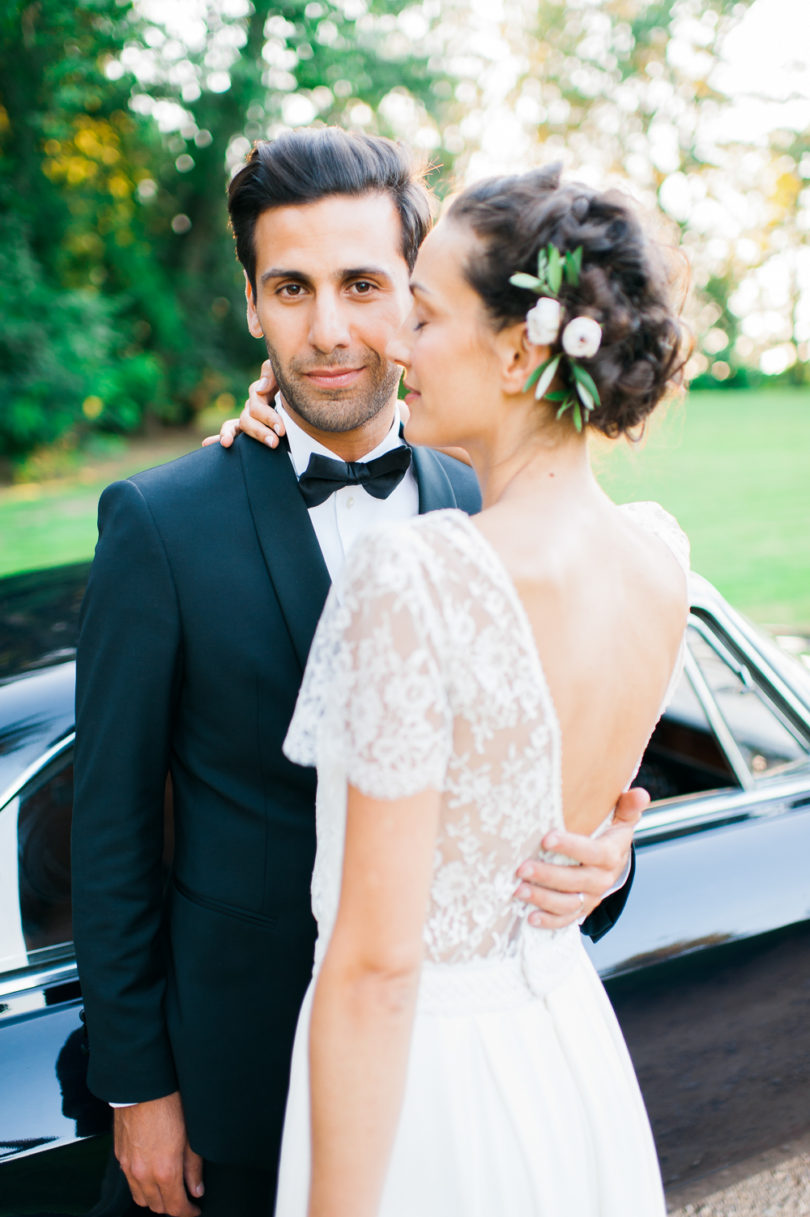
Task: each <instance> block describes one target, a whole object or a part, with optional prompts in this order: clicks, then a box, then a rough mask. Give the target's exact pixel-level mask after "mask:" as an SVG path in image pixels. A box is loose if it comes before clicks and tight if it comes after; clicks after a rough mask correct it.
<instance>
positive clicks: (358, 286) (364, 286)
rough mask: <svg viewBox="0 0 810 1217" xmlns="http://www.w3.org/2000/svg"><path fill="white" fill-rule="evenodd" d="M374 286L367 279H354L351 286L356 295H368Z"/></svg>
mask: <svg viewBox="0 0 810 1217" xmlns="http://www.w3.org/2000/svg"><path fill="white" fill-rule="evenodd" d="M374 287H375V285H374V284H373V283H371V282H370V281H369V280H368V279H356V280H355V281H354V283H353V284H352V288H353V289H354V291H355V293H356V294H357V295H358V296H368V295H369V293H370V292H372V291H373V290H374Z"/></svg>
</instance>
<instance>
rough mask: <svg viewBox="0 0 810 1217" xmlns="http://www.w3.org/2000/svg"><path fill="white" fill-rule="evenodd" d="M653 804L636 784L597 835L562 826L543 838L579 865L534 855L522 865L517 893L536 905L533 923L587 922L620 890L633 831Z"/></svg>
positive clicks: (550, 847) (545, 846) (551, 925)
mask: <svg viewBox="0 0 810 1217" xmlns="http://www.w3.org/2000/svg"><path fill="white" fill-rule="evenodd" d="M649 802H650V796H649V795H648V794H647V791H646V790H642V789H641V787H636V788H634V789H633V790H628V791H627V792H626V793H625V794H623V795H622V796H621V798H620V799H619V801H618V803H617V804H616V808H615V810H614V813H613V823H612V824H611V826H610V828H608V829H606V830H605V831H604V832H603V833H600V835H599V836H598V837H589V836H585V835H583V834H581V833H576V832H564V831H562V830H560V829H555V830H554V831H552V832H550V833H547V834H546V835H545V837H544V838H543V840H542V841H541V842H540V844H541V846H542V848H543V849H545V850H549V851H551V852H554V853H557V854H564V855H565V856H566V857H567V858H571V859H572V860H573V861H574V862H575V863H576V864H577V865H576V866H560V865H558V864H557V863H554V862H541V861H538V860H537V859H534V858H532V859H529V860H528V861H526V862H524V863H523V864H522V865H521V866H520V867H518V872H517V875H518V878H519V879H520V880H522V882H521V884H520V886H519V887H518V889H517V892H516V893H515V894H516V895H517V897H518V899H520V900H524V901H525V902H526V904H529V905H532V912H531V914H530V915H529V921H530V922H531V924H532V925H537V926H542V927H543V928H544V929H547V930H560V929H562V928H563V927H564V926H567V925H571V924H572V923H573V922H575V921H579V922H581V921H583V920H584V919H585V918H586V917H589V916H590V915H591V913H592V912H593V910H594V909H595V908H596V907H597V906H598V905H599V904H601V903H602V901H603V900H604V898H605V896H607V895H609V894H610V893H611V892H614V891H617V890H618V889H619V888H620V887H621V886H622V882H623V881H624V880H623V877H624V879H626V876H627V874H628V871H629V867H630V851H631V849H632V847H633V832H634V831H635V828H636V825H637V824H638V822H639V820H640V819H641V813H642V812H643V811H644V809H645V807H647V805H648V804H649Z"/></svg>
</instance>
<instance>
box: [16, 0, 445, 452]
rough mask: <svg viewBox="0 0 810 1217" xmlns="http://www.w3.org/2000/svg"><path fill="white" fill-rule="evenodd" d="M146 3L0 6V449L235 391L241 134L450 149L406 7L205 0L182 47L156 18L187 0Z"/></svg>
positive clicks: (132, 423)
mask: <svg viewBox="0 0 810 1217" xmlns="http://www.w3.org/2000/svg"><path fill="white" fill-rule="evenodd" d="M148 5H149V0H139V3H138V4H137V5H134V4H133V3H132V2H131V0H77V2H76V3H74V4H73V5H71V6H67V7H66V6H65V5H64V4H63V3H62V0H12V3H11V5H10V7H8V8H7V9H6V10H4V13H3V15H2V17H0V202H1V203H2V205H3V219H2V221H0V273H3V277H4V289H5V290H4V295H3V297H2V299H1V300H0V452H5V453H6V454H10V455H12V456H15V455H21V454H24V453H25V452H27V451H28V450H29V449H30V448H31V447H33V446H35V445H37V444H41V443H43V442H50V441H52V440H53V439H55V438H56V437H57V436H58V435H60V434H67V435H69V436H72V437H73V438H80V437H81V434H82V433H83V432H85V431H86V430H87V429H88V428H91V427H93V428H104V429H117V430H121V429H130V428H133V427H136V426H140V425H141V424H142V423H143V421H144V420H145V419H149V418H154V419H160V420H164V421H183V420H185V419H187V418H189V417H190V415H191V414H192V413H193V412H194V411H195V410H197V409H200V408H201V407H203V406H205V405H208V404H209V403H210V402H211V400H212V399H214V398H216V397H217V396H218V395H219V396H220V398H221V400H224V401H230V402H231V403H233V396H231V397H228V395H227V390H229V389H230V388H232V389H233V390H234V391H236V392H240V391H241V392H244V387H245V384H246V381H247V377H248V375H249V372H251V371H253V370H254V369H255V367H256V365H257V361H258V358H259V355H260V352H259V351H258V350H257V348H256V345H255V343H254V342H253V340H251V339H249V338H248V336H247V332H246V327H245V325H244V320H243V317H244V301H243V281H242V276H241V272H240V271H239V269H238V267H237V264H236V262H235V258H234V253H233V246H232V242H231V239H230V236H229V234H228V230H227V224H226V205H225V191H226V185H227V180H228V173H229V171H230V170H231V169H233V168H234V167H235V166H236V164H237V163H238V162H239V161H240V160H241V157H242V156H243V155H244V152H245V151H246V150H247V149H248V148H249V145H250V140H251V139H254V138H256V137H259V136H267V135H272V134H273V132H274V131H276V130H277V129H278V127H279V126H280V125H281V124H284V123H300V122H306V121H310V120H312V119H315V118H317V119H318V120H321V121H326V122H344V123H347V124H348V125H351V126H354V127H357V126H368V127H370V128H372V129H375V130H379V131H382V132H384V133H388V134H397V133H399V132H402V131H404V132H405V133H406V134H407V135H409V136H410V137H411V138H413V137H414V135H415V136H416V139H417V142H419V140H420V139H422V140H423V141H425V140H426V142H427V144H430V145H432V146H440V138H439V136H438V127H437V123H436V121H435V119H433V118H432V117H431V112H432V111H433V112H435V111H436V109H437V106H438V105H439V103H440V102H441V100H442V98H443V97H446V96H447V94H448V93H449V92H450V85H449V83H448V81H447V75H446V73H445V72H443V71H442V69H441V67H440V65H437V64H435V63H434V64H429V63H428V58H427V55H426V54H420V53H419V52H418V51H417V50H415V49H414V47H413V45H412V41H411V40H410V39H409V36H408V31H409V30H410V31H411V33H412V32H413V29H414V28H415V26H414V22H416V23H417V24H418V22H419V21H422V18H421V17H420V16H419V13H420V10H419V9H418V7H414V8H413V9H406V10H402V9H401V5H400V4H399V3H397V2H396V0H352V3H349V2H348V0H283V2H282V3H281V4H275V5H271V4H270V2H269V0H254V2H253V3H252V4H250V3H248V2H247V0H229V3H226V4H219V3H218V4H214V3H213V2H212V3H209V4H208V6H207V9H206V11H205V14H204V20H203V21H202V22H200V23H199V26H198V29H197V30H196V31H195V30H192V36H191V37H190V40H188V41H187V42H185V43H184V42H183V41H182V40H181V39H180V38H179V37H178V36H177V32H176V31H173V30H172V29H171V28H170V27H168V26H167V24H166V22H167V21H168V20H169V19H170V18H171V17H172V15H173V12H174V13H176V12H178V11H179V10H172V9H168V10H166V9H165V6H163V9H162V10H160V9H159V11H158V13H157V14H156V15H155V17H154V19H153V18H152V15H151V13H150V11H149V8H148ZM184 8H185V6H184ZM164 17H165V18H166V21H163V18H164ZM420 28H423V30H424V32H425V33H427V32H429V28H430V23H429V22H426V21H422V27H420ZM223 395H224V396H223Z"/></svg>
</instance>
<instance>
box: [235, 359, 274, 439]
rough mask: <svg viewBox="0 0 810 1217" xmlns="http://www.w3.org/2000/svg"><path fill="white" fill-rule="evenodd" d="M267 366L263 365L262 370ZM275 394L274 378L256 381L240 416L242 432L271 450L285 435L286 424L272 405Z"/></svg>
mask: <svg viewBox="0 0 810 1217" xmlns="http://www.w3.org/2000/svg"><path fill="white" fill-rule="evenodd" d="M265 366H267V365H262V370H264V367H265ZM275 392H276V382H275V380H274V379H272V377H267V376H262V377H261V378H260V379H259V380H254V382H253V384H252V385H251V386H250V390H249V392H248V399H247V401H246V402H245V405H244V409H243V410H242V413H241V415H240V416H239V422H240V425H241V427H242V430H243V431H244V432H245V433H246V434H247V435H250V436H252V437H253V439H257V440H259V441H261V443H264V444H268V445H269V446H270V447H271V448H275V447H276V446H277V444H278V440H279V436H281V435H283V434H284V423H283V421H282V419H281V417H280V415H279V414H277V413H276V411H275V410H274V409H273V407H272V405H271V404H270V402H271V400H272V397H273V395H274V394H275Z"/></svg>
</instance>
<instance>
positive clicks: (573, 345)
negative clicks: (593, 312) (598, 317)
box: [562, 317, 602, 359]
mask: <svg viewBox="0 0 810 1217" xmlns="http://www.w3.org/2000/svg"><path fill="white" fill-rule="evenodd" d="M601 341H602V327H601V325H600V324H599V322H598V321H594V319H593V317H575V318H574V319H573V321H569V322H568V325H567V326H566V327H565V329H564V330H563V332H562V346H563V350H564V351H565V353H566V355H570V356H571V357H572V358H574V359H590V357H591V356H592V355H595V354H596V352H597V351H598V350H599V345H600V343H601Z"/></svg>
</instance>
